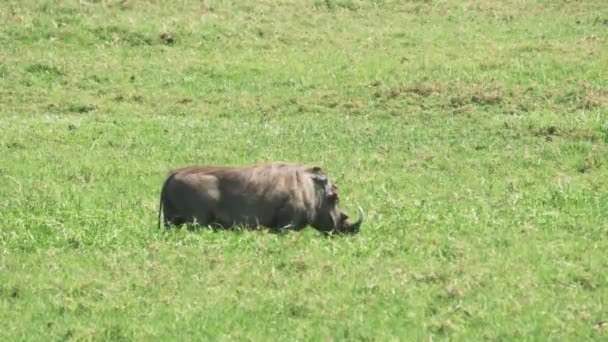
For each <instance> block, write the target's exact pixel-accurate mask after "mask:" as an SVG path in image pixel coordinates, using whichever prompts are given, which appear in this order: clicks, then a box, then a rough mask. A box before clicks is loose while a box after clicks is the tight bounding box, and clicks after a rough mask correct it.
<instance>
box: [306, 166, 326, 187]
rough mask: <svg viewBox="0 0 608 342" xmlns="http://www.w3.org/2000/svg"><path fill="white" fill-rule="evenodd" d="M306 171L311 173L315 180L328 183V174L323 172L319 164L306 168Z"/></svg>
mask: <svg viewBox="0 0 608 342" xmlns="http://www.w3.org/2000/svg"><path fill="white" fill-rule="evenodd" d="M306 172H309V173H311V177H312V179H313V180H314V181H315V182H319V183H321V184H327V176H325V174H324V173H323V170H322V169H321V168H320V167H318V166H313V167H311V168H309V169H307V170H306Z"/></svg>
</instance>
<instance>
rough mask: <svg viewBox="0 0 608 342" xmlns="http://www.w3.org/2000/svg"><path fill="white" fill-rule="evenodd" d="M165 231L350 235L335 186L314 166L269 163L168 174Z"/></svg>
mask: <svg viewBox="0 0 608 342" xmlns="http://www.w3.org/2000/svg"><path fill="white" fill-rule="evenodd" d="M161 211H162V213H163V216H164V224H165V227H167V226H170V225H181V224H199V225H203V226H206V225H209V226H214V227H219V228H229V227H233V226H242V227H246V228H257V227H267V228H269V229H273V230H279V229H292V230H301V229H303V228H304V227H306V226H307V225H311V226H312V227H314V228H315V229H317V230H319V231H321V232H325V233H356V232H358V231H359V228H360V227H361V224H362V223H363V219H364V214H363V210H362V209H361V208H359V219H358V220H357V221H356V222H354V223H353V222H350V220H349V219H348V215H346V214H345V213H344V212H342V211H341V210H340V208H339V207H338V188H337V187H336V186H335V185H334V184H332V183H331V181H330V180H329V179H328V178H327V176H326V175H325V173H324V172H323V170H321V168H319V167H316V166H315V167H308V166H304V165H299V164H288V163H270V164H261V165H255V166H249V167H219V166H189V167H184V168H180V169H176V170H174V171H172V172H171V173H170V174H169V176H168V177H167V179H166V180H165V183H164V184H163V186H162V190H161V195H160V208H159V212H158V226H159V228H160V224H161Z"/></svg>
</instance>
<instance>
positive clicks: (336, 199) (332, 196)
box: [327, 193, 338, 203]
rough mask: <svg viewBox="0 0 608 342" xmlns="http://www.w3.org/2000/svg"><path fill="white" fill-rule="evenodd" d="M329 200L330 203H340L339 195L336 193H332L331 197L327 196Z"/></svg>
mask: <svg viewBox="0 0 608 342" xmlns="http://www.w3.org/2000/svg"><path fill="white" fill-rule="evenodd" d="M327 199H328V200H329V201H330V202H334V203H337V202H338V194H336V193H331V194H329V195H328V196H327Z"/></svg>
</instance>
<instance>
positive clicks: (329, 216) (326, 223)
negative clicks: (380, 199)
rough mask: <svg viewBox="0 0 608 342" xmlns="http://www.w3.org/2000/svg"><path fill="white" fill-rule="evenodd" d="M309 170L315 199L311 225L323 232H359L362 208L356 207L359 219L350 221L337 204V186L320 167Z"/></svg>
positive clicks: (338, 199)
mask: <svg viewBox="0 0 608 342" xmlns="http://www.w3.org/2000/svg"><path fill="white" fill-rule="evenodd" d="M310 172H311V174H312V179H313V182H314V183H315V191H316V200H317V203H316V211H315V215H314V218H313V220H312V222H311V226H313V227H314V228H315V229H317V230H319V231H321V232H325V233H338V234H355V233H357V232H359V228H361V224H362V223H363V220H364V219H365V214H364V213H363V209H361V207H359V208H358V210H359V219H358V220H357V221H356V222H351V221H350V220H349V217H348V215H346V213H344V212H343V211H342V210H341V209H340V207H339V205H338V203H339V201H340V198H339V196H338V187H337V186H336V185H335V184H332V183H331V181H330V180H329V179H328V178H327V176H325V174H324V173H323V172H322V171H321V169H320V168H317V167H314V168H312V169H310Z"/></svg>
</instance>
